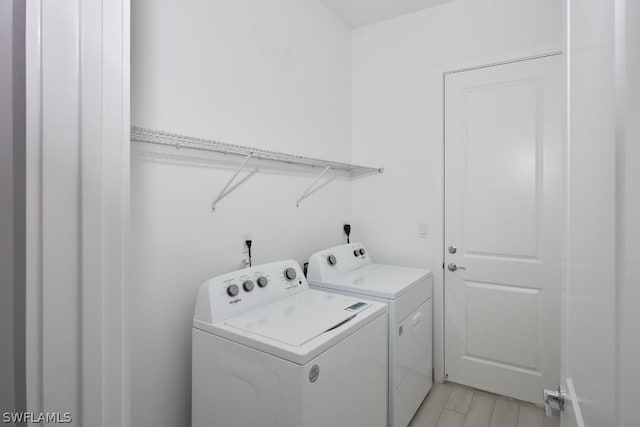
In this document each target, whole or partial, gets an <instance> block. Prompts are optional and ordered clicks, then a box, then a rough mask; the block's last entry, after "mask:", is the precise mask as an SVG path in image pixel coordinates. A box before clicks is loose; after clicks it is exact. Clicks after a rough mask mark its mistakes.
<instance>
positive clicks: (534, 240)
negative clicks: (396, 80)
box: [444, 55, 565, 403]
mask: <svg viewBox="0 0 640 427" xmlns="http://www.w3.org/2000/svg"><path fill="white" fill-rule="evenodd" d="M563 69H564V64H563V60H562V55H554V56H548V57H542V58H537V59H531V60H526V61H519V62H512V63H508V64H502V65H497V66H491V67H485V68H479V69H473V70H469V71H464V72H457V73H451V74H448V75H447V76H446V77H445V240H444V241H445V276H444V278H445V280H444V283H445V284H444V287H445V378H447V379H448V380H449V381H453V382H457V383H460V384H466V385H470V386H473V387H477V388H480V389H484V390H489V391H493V392H496V393H500V394H503V395H506V396H512V397H515V398H518V399H523V400H527V401H530V402H535V403H542V390H543V388H556V387H557V385H558V380H559V378H560V327H559V325H560V288H561V280H562V277H561V276H562V275H561V272H562V270H561V255H562V220H563V217H562V192H563V169H562V164H563V144H562V141H563V133H564V131H563V129H564V125H563V122H564V104H565V101H564V97H565V95H564V92H565V91H564V74H563ZM453 247H455V252H454V249H453ZM449 264H454V265H457V268H458V269H457V270H455V271H450V270H449V268H448V267H449ZM463 268H464V269H463Z"/></svg>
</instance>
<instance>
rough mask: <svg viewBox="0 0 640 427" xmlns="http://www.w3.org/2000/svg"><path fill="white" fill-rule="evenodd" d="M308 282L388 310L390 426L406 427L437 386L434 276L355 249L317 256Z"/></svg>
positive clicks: (346, 247) (312, 260)
mask: <svg viewBox="0 0 640 427" xmlns="http://www.w3.org/2000/svg"><path fill="white" fill-rule="evenodd" d="M307 279H308V280H309V283H310V284H311V287H312V288H316V289H322V290H328V291H331V292H340V293H343V294H345V295H349V296H352V297H355V298H358V297H365V298H368V299H370V300H372V301H378V302H385V303H386V304H388V307H389V330H388V332H387V334H388V336H389V382H388V387H389V391H388V397H389V401H388V407H389V424H388V425H389V426H390V427H406V426H407V425H408V424H409V422H410V421H411V419H412V418H413V416H414V415H415V413H416V410H417V409H418V408H419V407H420V404H421V403H422V401H423V400H424V398H425V397H426V395H427V393H428V392H429V390H430V389H431V386H432V384H433V370H432V352H433V351H432V338H431V337H432V314H431V313H432V288H433V278H432V275H431V272H430V271H429V270H422V269H417V268H408V267H398V266H392V265H384V264H372V263H371V260H370V259H369V255H368V254H367V252H366V250H365V248H364V246H363V245H362V244H360V243H354V244H347V245H342V246H336V247H334V248H330V249H326V250H323V251H320V252H317V253H315V254H313V255H312V256H311V257H310V258H309V266H308V270H307Z"/></svg>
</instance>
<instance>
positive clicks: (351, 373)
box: [192, 261, 388, 427]
mask: <svg viewBox="0 0 640 427" xmlns="http://www.w3.org/2000/svg"><path fill="white" fill-rule="evenodd" d="M387 329H388V326H387V307H386V306H385V304H382V303H379V302H375V301H366V300H364V299H363V298H361V297H358V296H347V295H341V294H337V293H330V292H324V291H319V290H313V289H309V286H308V284H307V281H306V279H305V278H304V276H303V274H302V272H301V270H300V266H299V265H298V263H296V262H295V261H282V262H274V263H271V264H264V265H259V266H256V267H252V268H247V269H244V270H240V271H236V272H233V273H229V274H225V275H223V276H219V277H215V278H213V279H210V280H208V281H207V282H205V283H204V284H203V285H202V287H201V288H200V291H199V293H198V299H197V302H196V309H195V316H194V320H193V382H192V425H193V426H194V427H205V426H207V427H213V426H215V427H258V426H260V427H276V426H278V427H326V426H344V427H347V426H349V427H355V426H360V427H371V426H373V427H383V426H385V425H386V424H387V393H386V388H387V368H388V366H387V334H386V331H387Z"/></svg>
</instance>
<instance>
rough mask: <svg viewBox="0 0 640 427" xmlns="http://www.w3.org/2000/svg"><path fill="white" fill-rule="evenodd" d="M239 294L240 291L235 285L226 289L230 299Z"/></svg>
mask: <svg viewBox="0 0 640 427" xmlns="http://www.w3.org/2000/svg"><path fill="white" fill-rule="evenodd" d="M239 292H240V289H239V288H238V286H237V285H231V286H229V287H228V288H227V295H229V296H230V297H235V296H236V295H238V293H239Z"/></svg>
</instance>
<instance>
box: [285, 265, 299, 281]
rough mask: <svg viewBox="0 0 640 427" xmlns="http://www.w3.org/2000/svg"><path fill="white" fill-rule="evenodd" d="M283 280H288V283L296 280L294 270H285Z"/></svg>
mask: <svg viewBox="0 0 640 427" xmlns="http://www.w3.org/2000/svg"><path fill="white" fill-rule="evenodd" d="M284 278H285V279H287V280H289V281H291V280H293V279H295V278H296V269H295V268H291V267H289V268H287V269H286V270H285V271H284Z"/></svg>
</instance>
